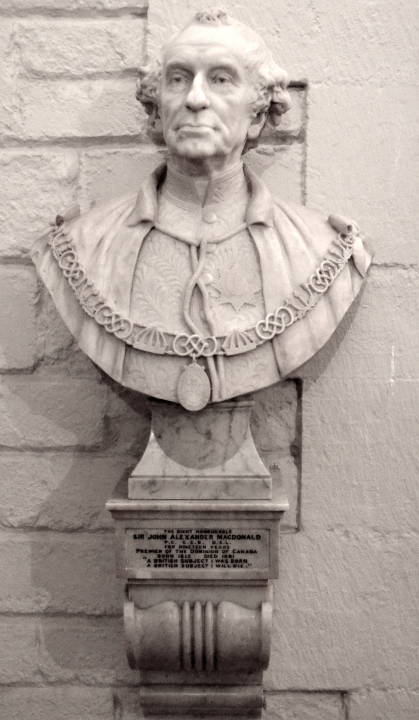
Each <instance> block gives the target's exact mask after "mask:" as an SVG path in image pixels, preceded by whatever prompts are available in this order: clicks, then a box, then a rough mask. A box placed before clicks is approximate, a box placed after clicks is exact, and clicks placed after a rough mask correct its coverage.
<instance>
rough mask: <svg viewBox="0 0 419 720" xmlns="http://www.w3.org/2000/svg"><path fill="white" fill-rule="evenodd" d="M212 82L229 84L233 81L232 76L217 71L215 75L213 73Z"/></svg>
mask: <svg viewBox="0 0 419 720" xmlns="http://www.w3.org/2000/svg"><path fill="white" fill-rule="evenodd" d="M211 82H212V83H213V84H214V85H227V84H228V83H230V82H231V77H230V76H229V75H226V74H224V73H216V74H215V75H212V77H211Z"/></svg>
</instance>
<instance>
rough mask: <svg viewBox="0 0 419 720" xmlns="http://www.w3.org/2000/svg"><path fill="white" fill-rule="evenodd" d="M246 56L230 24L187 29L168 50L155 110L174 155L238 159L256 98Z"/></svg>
mask: <svg viewBox="0 0 419 720" xmlns="http://www.w3.org/2000/svg"><path fill="white" fill-rule="evenodd" d="M245 53H246V41H245V39H244V38H243V37H242V36H241V35H240V33H239V32H238V31H237V30H236V29H235V28H232V27H228V26H226V27H224V26H222V27H210V26H207V25H205V26H203V25H198V24H196V25H191V26H189V27H188V28H186V30H185V31H183V32H182V33H181V34H180V35H178V36H177V37H176V38H175V40H174V41H173V42H172V43H171V44H170V45H169V46H167V47H166V49H165V53H164V58H163V74H162V84H161V90H160V102H159V106H160V116H161V119H162V123H163V134H164V137H165V140H166V144H167V146H168V148H169V151H170V152H171V154H172V155H178V156H181V157H185V158H188V159H192V160H193V159H201V158H216V157H219V158H224V159H226V160H228V161H229V162H231V163H234V162H236V161H237V160H238V159H239V158H240V155H241V152H242V149H243V146H244V144H245V141H246V137H247V133H248V130H249V127H250V124H251V120H252V105H253V102H254V100H255V95H256V92H255V89H254V86H253V84H252V82H251V78H250V77H249V74H248V73H247V72H246V69H245Z"/></svg>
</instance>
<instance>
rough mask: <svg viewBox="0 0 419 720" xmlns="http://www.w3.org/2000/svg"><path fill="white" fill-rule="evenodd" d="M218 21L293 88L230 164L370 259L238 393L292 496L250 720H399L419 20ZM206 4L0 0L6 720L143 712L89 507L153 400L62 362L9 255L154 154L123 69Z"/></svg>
mask: <svg viewBox="0 0 419 720" xmlns="http://www.w3.org/2000/svg"><path fill="white" fill-rule="evenodd" d="M210 4H211V3H210ZM223 5H224V6H225V7H226V9H230V10H231V11H232V12H233V14H235V15H236V16H237V17H239V18H241V19H243V20H244V21H246V22H248V23H249V24H250V25H252V26H253V27H255V28H256V29H259V30H261V31H262V34H263V35H264V36H265V37H266V39H267V41H268V43H269V44H270V45H271V47H272V49H273V50H274V52H275V54H276V55H277V57H278V58H279V60H280V62H281V63H282V64H283V66H284V67H285V68H287V69H288V71H289V73H290V76H291V78H292V94H293V100H294V106H293V110H292V111H291V112H290V113H289V115H288V116H286V117H285V118H284V123H283V125H282V126H281V128H280V130H279V132H278V133H276V135H275V136H273V137H265V138H264V139H263V147H262V148H261V150H260V152H254V151H253V152H252V153H251V156H250V157H249V162H250V163H251V164H252V166H253V167H254V168H255V169H256V170H257V171H258V172H259V173H260V174H261V175H262V177H263V178H264V179H265V180H266V182H267V183H268V185H269V186H270V187H271V189H272V190H273V191H275V192H276V193H278V194H280V195H281V196H282V197H284V198H288V199H292V200H295V201H299V202H306V203H307V204H309V205H312V206H314V207H319V208H321V209H322V210H323V211H324V212H325V214H328V213H329V212H340V213H342V214H347V215H349V216H353V217H355V218H356V219H357V220H358V221H359V223H360V225H361V226H362V227H363V229H364V230H365V232H366V234H367V235H368V236H370V238H371V240H372V242H373V244H374V246H375V249H376V258H375V263H374V266H373V268H372V272H371V275H370V279H369V281H368V284H367V287H366V289H365V291H364V292H363V294H362V297H361V298H360V300H359V301H358V302H357V303H356V307H355V308H354V309H353V310H351V311H350V313H349V315H348V316H347V318H346V319H345V321H344V323H343V325H342V326H341V327H340V328H339V330H338V332H337V333H336V335H335V336H334V338H333V339H332V341H331V342H330V343H329V344H328V345H327V347H326V348H324V350H323V351H322V352H321V353H320V355H319V356H318V357H316V358H315V359H314V360H313V361H312V362H310V363H309V364H307V365H306V366H305V367H304V368H303V369H302V370H301V371H300V372H299V373H297V374H296V377H295V378H294V379H292V380H290V381H289V382H287V383H286V384H284V385H283V386H281V387H278V388H275V390H274V391H272V390H269V391H263V392H261V393H259V395H258V397H257V403H256V408H255V413H254V418H253V430H254V434H255V437H256V441H257V444H258V446H259V448H260V451H261V453H262V455H263V457H264V459H265V461H266V463H267V464H268V465H269V466H270V467H271V469H272V472H273V475H274V478H275V482H278V483H282V484H283V485H284V488H285V489H286V491H287V492H288V494H289V496H290V499H291V511H290V512H289V514H288V517H287V518H286V523H285V528H284V530H285V532H284V535H283V542H282V548H281V576H280V580H279V581H278V582H277V584H276V585H277V586H276V604H277V607H276V611H275V628H274V633H273V638H272V640H273V653H272V661H271V666H270V669H269V671H268V673H267V674H266V682H265V684H266V688H267V693H266V711H265V716H266V720H416V718H417V717H418V716H419V695H418V688H419V682H418V672H417V649H418V644H417V640H418V638H417V625H418V605H417V603H418V600H417V597H418V587H417V586H418V572H417V557H418V550H419V548H418V519H417V518H418V505H419V502H418V498H419V492H418V480H417V477H418V474H419V459H418V458H419V448H418V436H419V433H418V426H419V420H418V418H419V411H418V405H419V360H418V358H419V352H418V351H419V329H418V309H419V271H418V249H417V248H418V245H417V232H418V215H419V210H418V207H419V206H418V203H417V200H416V183H415V178H417V176H418V171H419V167H418V165H419V162H418V153H417V148H418V147H419V144H418V140H419V138H418V135H419V122H418V121H419V100H418V80H417V71H416V63H417V59H418V58H417V57H415V53H416V54H417V50H416V46H417V43H416V38H417V33H418V29H419V28H418V26H419V12H418V10H417V7H416V3H414V2H413V1H410V0H409V1H408V2H406V3H403V4H400V3H397V2H396V0H380V1H379V0H370V2H368V3H367V2H361V1H360V0H358V2H354V1H353V0H340V2H339V3H332V1H331V0H319V2H317V3H314V4H313V3H312V2H310V0H297V2H296V1H295V0H294V1H293V2H290V0H279V2H278V1H277V2H274V1H273V0H260V2H258V3H254V4H250V3H249V4H246V3H243V2H239V0H228V1H227V0H224V2H223ZM204 6H205V3H204V2H202V0H201V1H200V2H199V1H198V0H186V1H185V0H150V2H149V3H148V5H147V3H146V2H145V0H143V1H141V0H135V1H134V2H131V3H130V2H127V1H125V2H124V0H3V2H2V3H1V7H0V58H1V61H0V67H1V77H0V184H1V188H2V191H1V193H0V578H1V582H0V649H1V650H0V718H1V719H2V720H3V718H4V720H30V719H32V718H33V719H36V720H55V718H57V717H60V718H61V719H62V720H134V719H137V718H140V717H141V714H140V711H139V708H138V699H137V691H136V685H137V683H138V678H137V675H136V674H135V673H133V672H131V671H130V670H129V669H128V666H127V662H126V659H125V654H124V642H123V632H122V622H121V617H120V612H121V606H122V588H121V586H120V585H119V584H118V582H117V581H116V579H115V578H114V558H113V529H112V523H111V521H110V518H109V517H108V516H107V514H106V512H105V511H104V509H103V508H104V503H105V501H106V499H107V497H108V496H109V494H110V493H111V491H112V489H113V487H114V486H115V485H116V483H117V482H118V481H119V480H120V479H121V478H122V477H124V476H126V475H127V474H128V472H129V470H130V469H131V468H132V466H133V465H134V463H135V462H136V459H137V458H138V457H139V455H140V453H141V451H142V449H143V448H144V446H145V444H146V441H147V435H148V430H149V425H148V422H149V421H148V412H147V407H146V403H145V401H144V399H143V398H142V397H141V396H139V395H135V394H134V393H131V392H128V391H125V390H123V389H121V388H119V387H117V386H116V385H115V384H114V383H112V382H111V381H110V380H109V379H107V378H106V377H105V376H104V375H103V374H102V373H101V372H99V371H98V370H97V369H96V368H95V367H94V366H93V365H92V363H91V362H90V361H88V360H87V359H86V358H85V357H84V356H83V355H82V354H81V353H80V351H79V350H78V348H77V346H76V345H75V344H74V343H73V341H72V338H71V336H70V335H69V333H68V331H67V330H66V328H65V327H64V326H63V324H62V322H61V320H60V319H59V317H58V316H57V313H56V311H55V309H54V306H53V304H52V303H51V301H50V300H49V297H48V295H47V294H46V292H45V291H44V289H43V288H42V286H41V285H40V283H39V282H38V280H37V277H36V274H35V271H34V269H33V267H32V265H31V262H30V260H29V256H28V251H29V248H30V247H31V244H32V242H33V240H34V239H35V238H36V237H37V236H38V235H39V234H40V233H41V232H43V231H44V230H45V228H46V227H47V225H48V222H49V221H50V220H52V219H53V218H54V216H55V215H56V214H57V213H58V212H62V211H63V210H65V209H66V208H68V207H69V206H71V205H72V204H74V203H75V202H78V203H79V204H80V205H81V206H82V208H87V207H88V206H89V205H90V204H91V203H92V202H94V201H98V200H102V199H106V198H107V197H110V196H115V195H117V194H122V193H124V192H125V191H129V190H131V189H132V188H133V187H135V186H136V185H137V184H138V182H139V181H140V180H141V178H142V177H143V176H144V175H145V174H146V173H147V172H148V171H149V170H150V169H151V168H152V167H153V166H154V165H155V164H156V162H158V161H159V158H161V156H162V152H161V151H156V149H155V148H153V147H151V145H150V143H149V141H148V139H147V137H146V133H145V117H144V114H143V112H142V111H141V108H140V106H139V105H138V103H136V101H135V99H134V90H135V73H136V66H137V65H138V64H139V63H140V62H142V61H143V60H144V59H145V57H146V54H147V52H153V50H154V48H155V47H156V46H158V44H159V43H160V42H161V40H162V39H163V38H165V37H167V35H168V34H170V32H171V31H172V29H173V27H174V26H175V25H179V24H181V23H182V21H183V19H186V18H187V17H188V16H189V15H190V13H191V12H192V10H193V9H195V8H199V7H204ZM415 634H416V635H415Z"/></svg>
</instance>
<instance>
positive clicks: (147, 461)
mask: <svg viewBox="0 0 419 720" xmlns="http://www.w3.org/2000/svg"><path fill="white" fill-rule="evenodd" d="M150 404H151V408H152V432H151V436H150V440H149V443H148V446H147V449H146V451H145V453H144V455H143V457H142V458H141V460H140V462H139V463H138V465H137V467H136V468H135V470H134V471H133V473H132V475H131V477H130V479H129V486H128V487H129V490H128V495H129V497H130V498H132V499H143V500H152V499H164V500H175V499H182V500H190V499H192V498H195V499H202V500H230V499H240V500H268V499H270V498H271V497H272V481H271V477H270V474H269V472H268V471H267V469H266V467H265V466H264V464H263V462H262V460H261V458H260V457H259V455H258V452H257V450H256V447H255V444H254V442H253V438H252V435H251V433H250V428H249V416H250V411H251V409H252V407H253V401H252V399H246V400H243V399H236V400H230V401H227V402H222V403H218V404H217V405H210V406H209V407H206V408H205V409H204V410H201V411H200V412H188V411H187V410H185V409H184V408H182V407H180V406H179V405H175V404H174V403H169V402H164V401H156V400H154V401H152V402H151V403H150Z"/></svg>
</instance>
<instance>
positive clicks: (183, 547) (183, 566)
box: [126, 527, 269, 571]
mask: <svg viewBox="0 0 419 720" xmlns="http://www.w3.org/2000/svg"><path fill="white" fill-rule="evenodd" d="M126 543H127V551H128V552H127V555H128V558H129V564H130V565H131V566H133V567H136V568H138V569H141V568H144V569H147V568H148V569H150V570H174V569H177V570H185V571H188V570H250V569H262V568H265V567H266V566H267V565H268V546H269V531H268V530H266V529H261V528H258V529H248V528H245V529H243V528H229V527H226V528H221V527H211V528H208V527H207V528H179V527H176V528H173V527H172V528H137V529H134V528H132V529H128V530H127V536H126Z"/></svg>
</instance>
